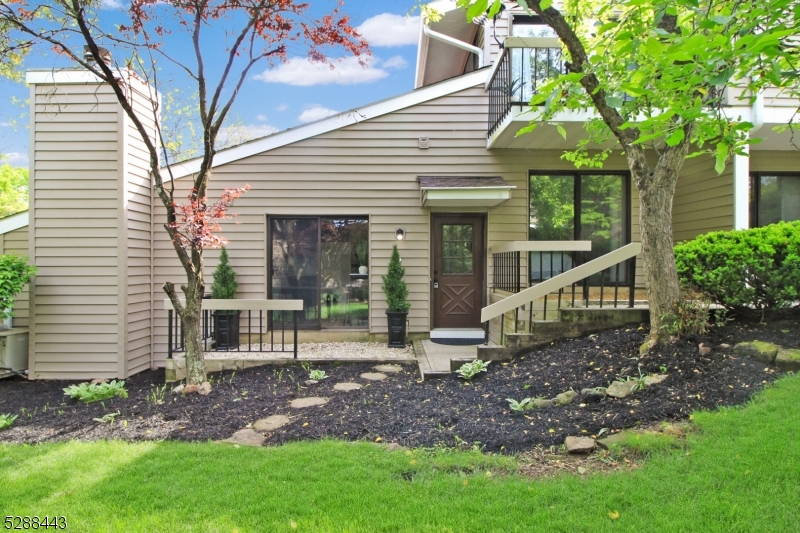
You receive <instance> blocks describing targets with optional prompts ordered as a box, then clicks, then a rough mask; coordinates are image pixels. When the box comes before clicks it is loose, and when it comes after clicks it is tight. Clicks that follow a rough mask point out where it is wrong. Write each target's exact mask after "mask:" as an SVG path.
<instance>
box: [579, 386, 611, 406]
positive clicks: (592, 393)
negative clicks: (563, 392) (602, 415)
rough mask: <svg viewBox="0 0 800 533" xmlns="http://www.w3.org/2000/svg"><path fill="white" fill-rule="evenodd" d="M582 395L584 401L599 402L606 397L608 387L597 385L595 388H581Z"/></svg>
mask: <svg viewBox="0 0 800 533" xmlns="http://www.w3.org/2000/svg"><path fill="white" fill-rule="evenodd" d="M581 395H583V401H584V402H586V403H597V402H599V401H602V400H603V398H605V397H606V389H605V388H603V387H597V388H595V389H581Z"/></svg>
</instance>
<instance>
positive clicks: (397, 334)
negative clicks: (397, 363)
mask: <svg viewBox="0 0 800 533" xmlns="http://www.w3.org/2000/svg"><path fill="white" fill-rule="evenodd" d="M407 316H408V311H404V312H402V313H395V312H392V311H386V319H387V322H388V323H389V348H405V347H406V317H407Z"/></svg>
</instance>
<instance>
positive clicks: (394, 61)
mask: <svg viewBox="0 0 800 533" xmlns="http://www.w3.org/2000/svg"><path fill="white" fill-rule="evenodd" d="M407 66H408V61H406V60H405V59H404V58H403V56H394V57H390V58H389V59H387V60H386V61H384V62H383V63H381V67H383V68H396V69H403V68H406V67H407Z"/></svg>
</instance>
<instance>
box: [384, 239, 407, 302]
mask: <svg viewBox="0 0 800 533" xmlns="http://www.w3.org/2000/svg"><path fill="white" fill-rule="evenodd" d="M405 274H406V269H405V268H403V265H401V264H400V252H399V251H398V250H397V245H396V244H395V245H394V246H393V247H392V257H391V259H389V271H388V273H387V274H386V275H385V276H382V278H383V286H382V287H381V289H383V294H385V295H386V306H387V308H388V309H387V310H388V311H389V312H390V313H405V312H408V309H409V308H410V307H411V304H410V303H408V286H407V285H406V282H405V281H403V276H405Z"/></svg>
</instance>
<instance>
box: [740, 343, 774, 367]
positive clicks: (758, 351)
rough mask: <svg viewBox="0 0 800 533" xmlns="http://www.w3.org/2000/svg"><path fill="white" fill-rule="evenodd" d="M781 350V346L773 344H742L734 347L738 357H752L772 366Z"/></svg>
mask: <svg viewBox="0 0 800 533" xmlns="http://www.w3.org/2000/svg"><path fill="white" fill-rule="evenodd" d="M780 349H781V347H780V346H778V345H777V344H772V343H771V342H761V341H753V342H740V343H739V344H737V345H736V346H734V347H733V353H735V354H736V355H743V356H747V357H751V358H753V359H755V360H756V361H761V362H762V363H767V364H768V365H771V364H772V363H774V362H775V357H777V355H778V350H780Z"/></svg>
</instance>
